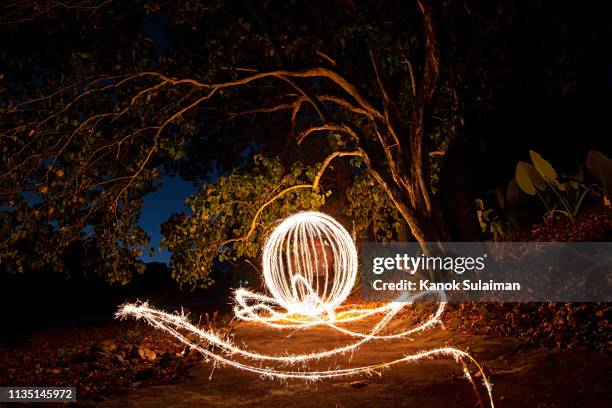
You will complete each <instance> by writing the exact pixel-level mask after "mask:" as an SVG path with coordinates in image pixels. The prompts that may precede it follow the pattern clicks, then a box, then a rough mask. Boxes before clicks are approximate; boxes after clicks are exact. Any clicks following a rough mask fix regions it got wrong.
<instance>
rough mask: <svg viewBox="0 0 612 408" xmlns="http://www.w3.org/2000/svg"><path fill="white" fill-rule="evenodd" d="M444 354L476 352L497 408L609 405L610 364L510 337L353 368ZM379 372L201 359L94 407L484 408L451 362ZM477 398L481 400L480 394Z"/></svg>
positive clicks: (376, 354) (370, 349) (240, 335)
mask: <svg viewBox="0 0 612 408" xmlns="http://www.w3.org/2000/svg"><path fill="white" fill-rule="evenodd" d="M365 324H366V325H367V324H369V322H366V323H365ZM397 324H401V322H398V323H397ZM364 327H365V326H364ZM235 340H236V341H237V342H239V343H240V342H244V344H245V345H247V346H248V347H249V348H251V349H254V350H259V351H267V352H268V353H270V352H273V353H282V352H284V351H291V352H307V351H314V350H323V349H328V348H332V347H335V346H338V345H340V344H346V341H347V340H348V338H347V337H345V336H343V335H340V334H336V333H334V332H332V331H330V330H329V329H328V328H315V329H310V330H304V331H298V332H295V333H290V332H283V331H278V330H273V329H267V328H263V327H262V326H260V325H255V324H244V323H241V324H239V325H237V326H236V335H235ZM440 346H453V347H457V348H459V349H462V350H465V351H469V352H470V353H472V355H473V356H474V357H475V358H476V359H477V360H478V361H479V362H480V363H482V364H484V365H485V367H486V369H487V371H488V372H489V373H490V378H491V381H492V383H493V392H494V398H495V406H496V407H568V408H569V407H609V401H610V399H611V398H612V395H611V393H610V388H611V386H610V384H611V383H610V380H611V377H610V372H611V370H610V358H609V356H607V355H605V354H601V353H597V352H594V351H591V350H587V349H571V350H563V351H546V350H543V349H533V348H532V349H527V348H525V347H523V346H522V345H521V343H519V342H518V341H515V340H512V339H507V338H506V339H503V338H497V337H484V336H465V335H462V334H459V333H457V332H454V331H452V330H444V329H442V328H436V329H432V330H430V331H427V332H425V333H423V334H420V335H417V336H415V337H414V338H413V339H412V340H405V339H404V340H398V341H384V342H376V343H374V344H370V345H367V346H364V347H362V348H361V349H359V350H358V351H357V352H356V353H354V355H353V356H352V358H351V359H350V362H348V364H349V365H350V366H358V365H362V364H372V363H378V362H381V361H389V360H393V359H396V358H398V357H401V356H402V355H405V354H407V353H411V352H414V351H417V350H426V349H431V348H435V347H440ZM347 357H348V356H343V357H341V358H339V359H337V360H331V361H329V360H326V361H324V362H320V363H319V365H318V366H317V367H319V368H329V367H334V366H346V364H347ZM380 374H381V375H380V376H378V375H374V376H372V377H357V378H341V379H336V380H325V381H322V382H318V383H310V384H306V383H304V382H303V381H289V382H288V383H282V382H279V381H274V380H269V379H263V378H260V377H259V376H258V375H255V374H250V373H247V372H243V371H240V370H238V369H235V368H230V367H217V368H215V369H214V370H213V368H212V365H211V364H210V363H207V362H205V361H200V362H198V363H197V364H196V365H195V366H194V367H192V368H191V369H190V370H189V374H188V376H187V377H186V378H184V379H182V380H181V381H180V382H178V383H175V384H171V385H161V386H150V387H142V388H139V389H135V390H130V391H129V392H123V393H119V394H114V395H110V396H109V397H108V398H107V399H105V400H104V401H100V402H97V403H95V404H94V403H91V404H90V405H95V406H100V407H105V408H114V407H117V408H119V407H138V408H142V407H151V408H153V407H170V406H172V407H332V408H333V407H336V408H337V407H474V406H478V405H477V400H476V396H475V393H474V392H473V390H472V388H471V386H470V384H469V383H468V382H467V381H466V380H465V379H464V378H463V377H462V375H461V374H462V372H461V367H460V366H459V364H458V363H456V362H455V361H454V360H452V359H448V358H437V359H430V360H424V361H421V362H419V363H417V364H400V365H396V366H393V367H392V368H389V369H386V370H383V371H382V372H381V373H380ZM480 391H481V394H482V396H483V397H484V389H483V388H482V387H480ZM485 402H486V400H485ZM484 406H488V405H487V404H486V403H485V405H484Z"/></svg>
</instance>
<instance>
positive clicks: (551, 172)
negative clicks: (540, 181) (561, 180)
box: [529, 150, 557, 183]
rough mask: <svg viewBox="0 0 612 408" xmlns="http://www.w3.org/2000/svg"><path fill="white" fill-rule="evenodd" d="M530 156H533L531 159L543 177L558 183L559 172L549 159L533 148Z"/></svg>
mask: <svg viewBox="0 0 612 408" xmlns="http://www.w3.org/2000/svg"><path fill="white" fill-rule="evenodd" d="M529 157H531V161H532V163H533V165H534V167H535V169H536V170H537V171H538V173H540V174H541V175H542V177H544V178H545V179H547V180H548V181H552V182H553V183H557V172H556V171H555V169H554V168H553V166H552V165H551V164H550V163H549V162H548V161H547V160H545V159H544V158H543V157H542V156H540V155H539V154H538V153H536V152H534V151H533V150H530V151H529Z"/></svg>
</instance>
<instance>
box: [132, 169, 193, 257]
mask: <svg viewBox="0 0 612 408" xmlns="http://www.w3.org/2000/svg"><path fill="white" fill-rule="evenodd" d="M196 190H197V188H196V187H194V186H193V184H192V183H190V182H187V181H184V180H183V179H181V178H180V177H172V178H166V179H164V181H163V184H162V185H161V187H160V188H159V189H158V190H157V191H155V192H154V193H151V194H148V195H147V196H146V197H145V199H144V206H143V209H142V214H141V216H140V226H141V227H142V228H143V229H144V230H145V231H146V233H147V234H148V235H149V236H150V237H151V241H150V243H149V247H153V248H155V254H154V255H153V257H151V256H149V250H148V249H147V250H146V251H145V253H144V255H143V256H141V257H140V259H142V260H143V261H145V262H153V261H156V262H166V263H167V262H168V260H169V259H170V253H169V252H168V251H167V250H164V251H161V252H160V251H158V250H157V245H158V244H159V242H160V241H161V239H162V235H161V231H160V225H161V224H162V223H163V222H164V221H166V220H167V219H168V217H170V215H171V214H173V213H176V212H181V211H183V212H188V211H189V209H188V208H187V207H186V206H185V199H186V198H187V197H189V196H190V195H192V194H193V193H195V192H196Z"/></svg>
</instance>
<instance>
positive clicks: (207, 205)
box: [162, 155, 330, 287]
mask: <svg viewBox="0 0 612 408" xmlns="http://www.w3.org/2000/svg"><path fill="white" fill-rule="evenodd" d="M316 171H317V169H316V167H308V166H304V165H302V164H301V163H299V162H297V163H294V164H293V165H292V167H291V168H290V169H288V171H287V170H286V169H285V168H284V166H283V165H282V164H281V163H280V160H279V159H278V158H269V157H265V156H262V155H256V156H255V157H254V163H253V166H252V167H250V168H249V170H248V171H247V172H245V171H234V172H232V173H231V174H229V175H228V176H223V177H219V178H218V179H217V180H216V181H215V182H213V183H209V184H205V185H203V186H202V188H201V189H200V190H199V191H198V192H197V193H196V194H195V195H194V196H192V197H191V198H189V199H188V200H187V205H188V206H189V208H190V209H191V211H192V214H191V215H189V216H188V215H186V214H174V215H173V216H172V218H171V219H170V220H169V221H168V222H166V223H165V224H164V225H163V226H162V231H163V233H164V240H163V242H162V245H164V246H166V247H167V248H168V249H169V250H170V251H171V252H172V256H171V262H172V276H173V277H174V278H175V279H176V280H177V281H178V282H179V283H180V284H188V285H190V286H195V285H199V286H203V287H206V286H208V285H210V284H212V283H213V282H214V281H213V279H212V278H211V275H210V272H211V269H212V266H213V263H214V262H215V261H235V260H236V259H237V258H238V257H246V258H255V257H256V256H258V255H259V251H260V247H261V245H262V244H263V241H264V239H265V237H266V235H267V232H268V231H269V230H270V229H271V228H273V227H274V224H275V223H276V222H277V221H278V220H279V219H281V218H283V217H286V216H288V215H290V214H293V213H296V212H299V211H307V210H317V209H319V208H320V207H321V206H322V205H324V204H325V198H326V197H327V196H329V194H330V192H324V191H322V190H321V189H318V190H317V191H313V190H312V189H311V188H308V187H305V188H299V189H295V190H292V191H290V192H288V193H287V194H285V195H283V196H282V197H280V198H279V199H278V200H275V201H273V202H271V203H270V205H269V206H268V207H266V209H265V210H264V211H263V212H262V214H261V216H260V217H259V218H256V217H255V215H256V213H257V211H258V210H259V209H260V208H262V207H263V206H264V204H266V203H267V202H269V201H270V200H271V199H272V197H274V195H276V194H278V193H279V192H280V191H282V190H283V189H285V188H290V187H292V186H296V185H300V184H303V185H307V184H308V183H310V182H312V180H313V178H314V177H315V174H316ZM253 220H256V225H255V228H254V230H253V232H252V233H250V229H251V226H252V222H253ZM236 238H244V239H241V240H238V241H234V239H236Z"/></svg>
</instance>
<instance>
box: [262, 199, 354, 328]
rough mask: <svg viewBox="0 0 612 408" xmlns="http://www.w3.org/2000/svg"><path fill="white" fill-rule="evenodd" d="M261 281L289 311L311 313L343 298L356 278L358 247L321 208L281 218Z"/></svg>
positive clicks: (265, 256) (265, 257) (269, 243)
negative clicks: (282, 219)
mask: <svg viewBox="0 0 612 408" xmlns="http://www.w3.org/2000/svg"><path fill="white" fill-rule="evenodd" d="M262 268H263V276H264V281H265V283H266V285H267V287H268V289H269V290H270V293H271V294H272V296H273V297H274V299H276V300H277V302H278V303H279V304H280V305H281V306H283V307H284V308H285V309H287V311H288V312H289V313H295V314H302V315H308V316H316V315H319V314H321V313H324V312H329V311H333V310H334V309H335V308H336V307H338V306H339V305H340V304H341V303H342V302H344V300H345V299H346V298H347V297H348V295H349V293H350V292H351V289H352V288H353V285H354V283H355V279H356V277H357V249H356V248H355V244H354V242H353V240H352V238H351V236H350V234H349V233H348V231H347V230H346V229H344V227H343V226H342V225H340V223H338V221H336V220H335V219H333V218H332V217H330V216H328V215H325V214H323V213H320V212H315V211H308V212H301V213H298V214H295V215H292V216H290V217H288V218H286V219H285V220H284V221H283V222H282V223H281V224H280V225H278V226H277V227H276V228H275V229H274V230H273V231H272V233H271V234H270V236H269V237H268V239H267V241H266V243H265V245H264V248H263V257H262Z"/></svg>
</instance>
